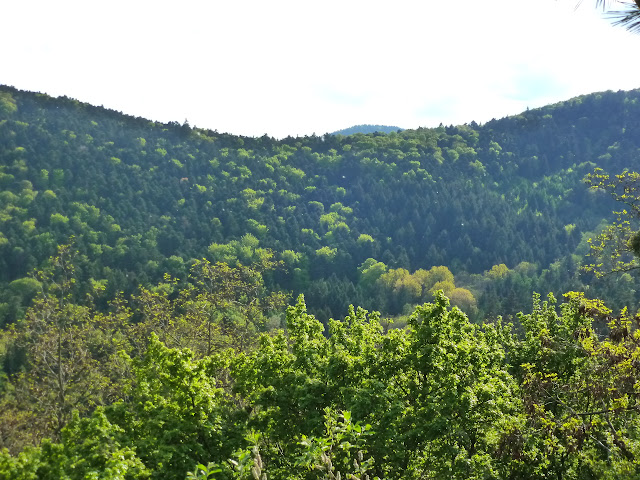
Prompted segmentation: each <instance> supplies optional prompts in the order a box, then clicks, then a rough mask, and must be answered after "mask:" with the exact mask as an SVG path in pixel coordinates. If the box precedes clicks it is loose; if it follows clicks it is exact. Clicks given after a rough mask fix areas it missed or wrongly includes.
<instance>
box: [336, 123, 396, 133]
mask: <svg viewBox="0 0 640 480" xmlns="http://www.w3.org/2000/svg"><path fill="white" fill-rule="evenodd" d="M402 130H404V128H400V127H391V126H389V125H354V126H352V127H349V128H343V129H342V130H337V131H335V132H332V133H331V135H353V134H355V133H376V132H378V133H392V132H399V131H402Z"/></svg>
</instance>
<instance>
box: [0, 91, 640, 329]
mask: <svg viewBox="0 0 640 480" xmlns="http://www.w3.org/2000/svg"><path fill="white" fill-rule="evenodd" d="M639 96H640V92H638V91H631V92H617V93H613V92H606V93H602V94H594V95H588V96H584V97H580V98H575V99H572V100H570V101H567V102H564V103H560V104H557V105H551V106H548V107H545V108H542V109H538V110H530V111H527V112H523V113H522V114H521V115H518V116H515V117H509V118H505V119H501V120H494V121H491V122H488V123H487V124H485V125H482V126H480V125H476V124H475V123H471V124H470V125H460V126H455V127H454V126H449V127H440V128H436V129H418V130H406V131H402V132H399V133H389V134H367V135H365V134H355V135H352V136H341V135H324V136H312V137H302V138H284V139H282V140H275V139H272V138H268V137H261V138H247V137H238V136H232V135H227V134H220V133H217V132H213V131H208V130H200V129H194V128H191V127H190V126H189V125H188V124H183V125H179V124H168V125H160V124H154V123H151V122H149V121H147V120H145V119H142V118H132V117H127V116H124V115H122V114H120V113H118V112H114V111H110V110H106V109H104V108H99V107H93V106H90V105H86V104H81V103H79V102H77V101H74V100H70V99H66V98H62V99H54V98H50V97H47V96H46V95H40V94H32V93H26V92H20V91H17V90H14V89H11V88H7V87H4V88H3V89H2V93H1V96H0V98H1V103H0V107H1V108H0V114H1V115H2V120H0V185H1V186H2V192H1V198H0V209H1V210H0V222H1V223H2V228H1V229H0V232H1V236H0V324H8V323H11V322H13V321H14V320H16V319H18V318H20V316H21V315H23V314H24V309H25V308H26V306H27V305H28V303H29V301H30V300H31V298H32V297H33V295H34V292H35V291H36V290H37V288H36V285H35V284H34V283H33V281H32V280H31V279H30V278H29V274H30V272H31V271H33V269H34V268H38V267H41V266H42V265H43V264H44V262H45V261H46V260H47V258H49V257H50V256H51V255H53V254H54V253H55V251H56V247H57V245H60V244H66V243H68V242H69V240H70V238H71V237H73V238H74V240H73V241H74V245H75V247H76V248H77V249H78V251H79V252H80V255H79V257H78V259H77V265H78V275H79V280H81V281H80V282H79V285H82V286H85V287H87V288H88V286H90V285H92V284H93V283H96V282H97V283H100V284H103V285H104V286H105V287H106V290H107V295H106V297H107V298H112V297H113V296H114V295H115V294H116V293H118V292H125V294H126V295H131V294H133V293H134V292H135V291H136V289H137V288H138V286H139V285H144V286H147V287H149V286H152V285H155V284H157V283H158V282H159V281H161V280H162V277H163V275H164V274H165V273H169V274H171V275H172V276H174V277H176V278H178V279H180V281H183V282H184V281H185V280H186V277H187V272H188V270H189V266H190V264H191V263H192V262H193V260H194V259H202V258H207V259H209V260H210V261H212V262H217V261H224V262H226V263H228V264H230V265H234V264H235V263H236V262H240V263H242V264H245V265H248V264H251V263H252V262H256V261H259V260H260V259H261V258H263V257H264V256H265V254H266V252H267V251H272V252H274V254H275V255H276V258H277V259H278V260H281V261H282V262H283V265H282V267H281V268H279V269H277V270H275V271H274V272H273V273H271V274H270V275H269V276H268V278H267V279H266V281H267V284H268V286H269V287H270V288H272V289H274V290H283V291H289V292H292V293H293V295H294V296H296V295H298V294H300V293H304V294H305V298H306V301H307V304H308V306H309V308H310V310H311V311H312V312H313V313H314V314H316V315H317V316H318V318H320V319H321V320H322V321H323V322H326V321H327V320H328V319H329V318H331V317H333V318H338V317H340V316H343V315H345V314H346V312H347V309H348V306H349V305H350V304H356V305H360V306H363V307H365V308H368V309H372V310H378V311H381V312H382V313H383V314H385V315H392V316H394V315H398V314H402V313H403V312H405V313H406V312H407V311H410V310H411V309H412V307H413V306H414V305H416V304H419V303H421V302H424V301H425V300H429V299H431V298H433V292H434V291H435V290H437V289H438V288H442V289H444V290H445V293H447V294H450V295H449V296H450V298H451V299H452V301H454V303H455V304H456V305H459V306H460V307H461V308H463V310H464V311H465V312H467V313H468V314H469V315H471V316H472V317H473V318H474V319H482V318H484V317H486V316H490V315H495V314H498V313H500V314H502V315H514V314H515V313H517V312H518V311H520V310H521V309H523V308H526V307H527V306H528V305H529V303H530V298H531V292H532V291H539V292H547V291H553V292H554V293H555V294H556V295H560V294H561V293H563V292H564V291H567V290H572V289H573V290H587V289H591V291H593V292H594V295H595V296H599V297H602V298H606V299H607V300H608V301H610V302H612V305H614V306H616V307H618V308H620V307H622V306H624V305H626V304H627V303H626V302H628V300H629V299H631V298H633V292H634V291H635V290H637V287H638V285H637V281H636V278H635V277H630V278H628V277H626V278H625V279H624V280H620V279H605V280H602V281H596V280H595V279H594V278H593V277H592V276H589V275H586V276H585V275H583V274H581V273H580V269H579V267H580V264H581V263H584V262H585V261H584V255H585V254H587V253H588V251H589V247H588V244H587V239H588V238H589V237H591V236H593V234H594V232H596V233H597V232H598V231H600V230H601V229H602V228H604V226H605V224H606V223H607V222H609V221H611V220H612V219H613V216H612V214H611V211H612V210H613V209H614V208H615V205H614V202H612V201H610V200H609V197H608V196H607V195H606V194H598V192H597V191H593V190H590V189H589V188H587V186H586V185H585V184H584V183H583V178H584V177H585V175H586V174H588V173H590V172H592V171H593V169H594V168H595V167H597V166H600V167H602V168H604V169H605V170H607V171H610V172H614V173H617V172H619V171H621V170H623V169H624V168H629V167H631V168H632V169H633V167H634V163H635V162H636V152H637V150H638V148H640V135H638V128H639V126H640V105H638V97H639ZM433 267H438V268H439V269H440V270H444V269H442V268H440V267H446V270H447V271H446V272H442V271H441V272H439V273H436V272H431V274H429V273H428V272H430V271H431V269H432V268H433ZM438 282H445V283H443V284H440V285H439V286H438V288H435V289H434V285H435V284H436V283H438ZM621 282H623V286H624V288H621V285H620V283H621ZM79 294H84V292H80V293H79Z"/></svg>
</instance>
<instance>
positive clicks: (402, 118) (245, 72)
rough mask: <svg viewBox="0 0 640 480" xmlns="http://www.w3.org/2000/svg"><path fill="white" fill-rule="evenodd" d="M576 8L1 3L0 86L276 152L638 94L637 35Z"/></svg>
mask: <svg viewBox="0 0 640 480" xmlns="http://www.w3.org/2000/svg"><path fill="white" fill-rule="evenodd" d="M575 3H576V1H575V0H485V1H477V0H458V1H456V2H452V1H450V0H449V1H439V2H436V1H434V0H416V1H409V0H395V1H393V2H391V1H376V0H367V1H358V0H341V1H333V0H323V1H316V0H293V1H279V0H273V1H269V0H256V1H242V0H227V1H218V0H173V1H171V2H163V1H160V0H154V1H147V0H125V1H120V0H109V1H103V0H80V1H67V0H59V1H51V0H37V1H35V0H3V1H2V2H0V18H2V19H3V21H2V28H0V53H1V57H0V83H2V84H6V85H12V86H14V87H17V88H20V89H23V90H31V91H38V92H44V93H48V94H50V95H54V96H59V95H66V96H69V97H72V98H77V99H79V100H81V101H84V102H89V103H92V104H95V105H104V106H105V107H108V108H111V109H115V110H119V111H122V112H124V113H128V114H132V115H136V116H142V117H146V118H149V119H151V120H158V121H163V122H168V121H177V122H180V123H182V122H183V121H184V120H185V119H188V121H189V123H190V124H191V125H192V126H198V127H202V128H210V129H212V130H218V131H220V132H230V133H235V134H241V135H252V136H260V135H263V134H265V133H266V134H269V135H272V136H276V137H283V136H287V135H293V136H296V135H306V134H312V133H317V134H323V133H326V132H331V131H335V130H338V129H340V128H345V127H348V126H351V125H355V124H362V123H369V124H385V125H395V126H400V127H404V128H416V127H419V126H426V127H434V126H437V125H438V124H439V123H441V122H442V123H444V124H446V125H448V124H460V123H468V122H471V121H472V120H475V121H476V122H478V123H482V122H485V121H488V120H490V119H491V118H500V117H503V116H506V115H511V114H516V113H519V112H521V111H522V110H525V109H526V108H527V107H529V108H534V107H538V106H543V105H546V104H548V103H553V102H557V101H561V100H566V99H568V98H571V97H573V96H576V95H580V94H585V93H591V92H595V91H601V90H620V89H625V90H626V89H632V88H637V87H640V62H638V61H636V52H637V51H638V50H639V47H640V35H636V36H633V35H630V34H628V33H626V32H625V31H624V30H623V29H620V28H615V27H612V26H611V25H610V24H609V23H608V22H607V21H606V20H605V19H603V18H602V15H601V12H599V11H597V10H596V9H595V7H594V4H595V1H589V0H587V1H585V2H584V3H583V5H582V7H580V8H579V9H578V10H577V11H576V10H574V7H575Z"/></svg>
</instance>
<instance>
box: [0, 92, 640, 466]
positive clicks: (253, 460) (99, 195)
mask: <svg viewBox="0 0 640 480" xmlns="http://www.w3.org/2000/svg"><path fill="white" fill-rule="evenodd" d="M639 98H640V90H633V91H620V92H610V91H609V92H602V93H597V94H590V95H585V96H581V97H577V98H573V99H571V100H568V101H565V102H561V103H558V104H554V105H549V106H546V107H544V108H540V109H532V110H527V111H525V112H522V113H521V114H520V115H516V116H512V117H507V118H503V119H499V120H495V119H494V120H492V121H490V122H487V123H486V124H483V125H479V124H476V123H475V122H471V123H469V124H465V125H458V126H453V125H450V126H444V125H441V126H440V127H438V128H433V129H428V128H419V129H414V130H402V129H398V128H396V127H389V128H388V129H387V131H380V130H378V128H380V127H381V126H359V127H354V128H360V130H359V131H366V130H362V127H371V128H372V129H374V130H373V131H372V132H371V133H351V132H350V131H348V130H345V131H342V133H340V132H336V133H335V134H326V135H322V136H315V135H314V136H307V137H295V138H293V137H288V138H283V139H274V138H270V137H267V136H264V137H260V138H253V137H241V136H235V135H230V134H225V133H219V132H217V131H212V130H206V129H199V128H195V127H191V126H190V125H189V124H188V123H186V122H185V123H183V124H178V123H169V124H161V123H156V122H151V121H149V120H146V119H143V118H134V117H131V116H127V115H123V114H122V113H120V112H116V111H112V110H108V109H105V108H103V107H96V106H92V105H88V104H84V103H81V102H78V101H76V100H73V99H69V98H66V97H64V98H52V97H49V96H47V95H44V94H39V93H32V92H24V91H20V90H17V89H14V88H12V87H5V86H1V87H0V365H1V366H2V370H1V371H0V450H1V452H2V453H0V479H4V478H7V479H32V478H33V479H48V478H51V479H54V478H55V479H60V478H69V479H76V478H77V479H81V478H82V479H88V478H96V479H98V478H101V479H102V478H104V479H134V478H135V479H138V478H151V479H173V478H176V479H185V478H189V479H196V478H198V479H200V478H211V479H214V478H215V479H231V478H238V479H240V478H255V479H262V478H273V479H279V478H291V479H296V478H299V479H315V478H318V479H319V478H323V479H324V478H327V479H337V478H345V479H346V478H357V479H365V478H369V479H373V478H379V479H387V478H388V479H394V478H397V479H400V478H415V479H422V478H425V479H427V478H483V479H485V478H496V479H503V478H510V479H519V478H523V479H524V478H527V479H529V478H531V479H535V478H540V479H543V478H545V479H546V478H576V479H577V478H580V479H582V478H621V477H635V476H638V474H639V473H640V464H639V462H640V461H639V460H638V456H639V455H640V436H639V435H638V432H637V429H638V428H640V418H639V416H638V412H640V405H639V404H638V392H639V391H640V381H638V379H639V376H638V371H637V369H638V368H640V367H639V365H640V364H638V358H639V357H640V350H639V349H638V346H639V345H640V331H639V330H638V329H637V327H638V322H639V319H640V317H639V316H638V315H637V310H638V305H637V296H636V291H637V290H638V288H639V287H640V283H639V277H638V275H637V273H635V272H634V270H635V269H636V268H637V266H638V263H637V260H636V259H637V258H638V257H637V254H638V253H639V252H640V237H639V236H638V235H636V234H635V231H636V230H637V219H638V218H640V205H638V198H640V191H639V189H640V176H639V175H638V174H637V173H634V171H635V170H639V169H640V167H639V166H638V165H637V164H638V153H639V152H640V104H639Z"/></svg>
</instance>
